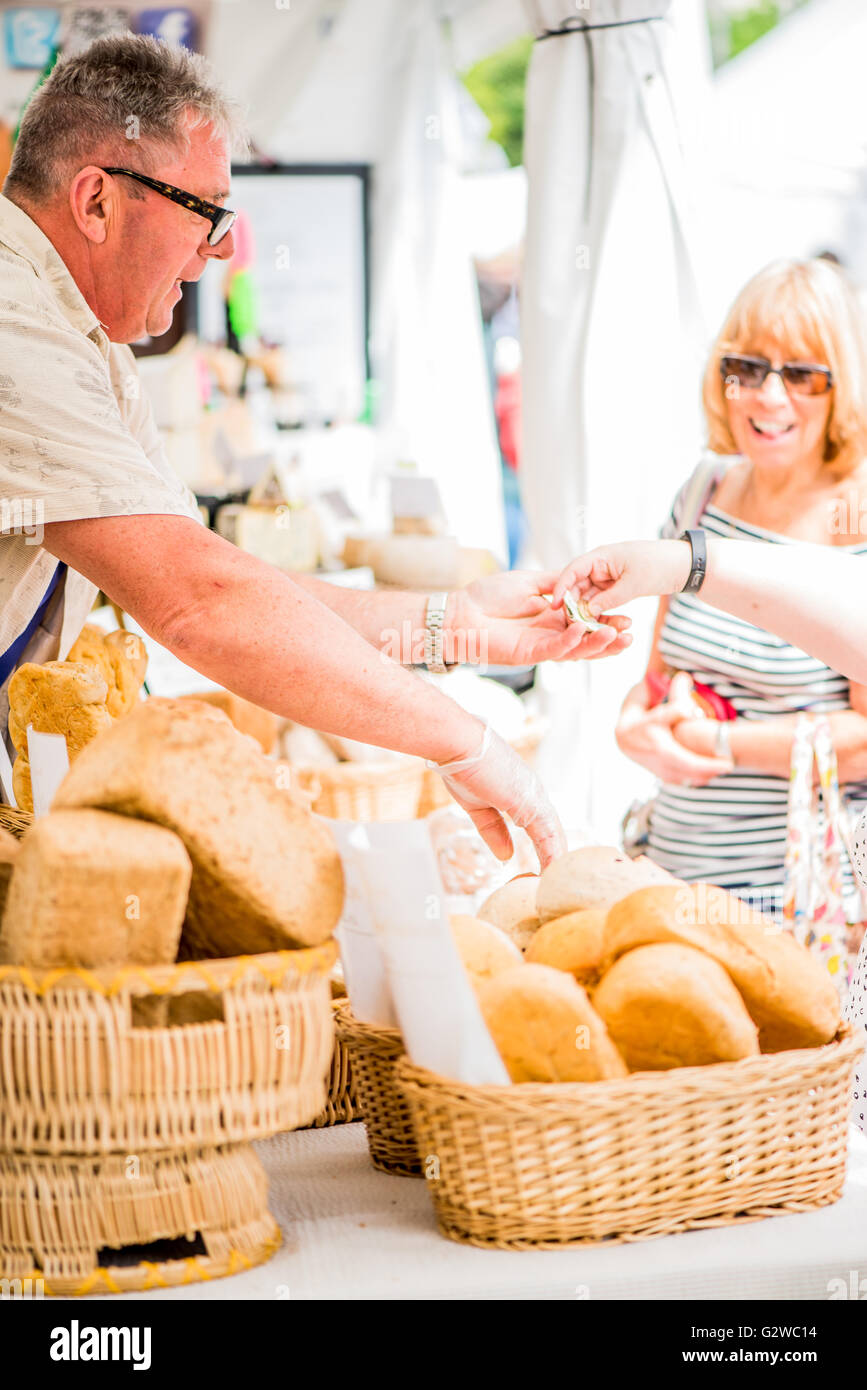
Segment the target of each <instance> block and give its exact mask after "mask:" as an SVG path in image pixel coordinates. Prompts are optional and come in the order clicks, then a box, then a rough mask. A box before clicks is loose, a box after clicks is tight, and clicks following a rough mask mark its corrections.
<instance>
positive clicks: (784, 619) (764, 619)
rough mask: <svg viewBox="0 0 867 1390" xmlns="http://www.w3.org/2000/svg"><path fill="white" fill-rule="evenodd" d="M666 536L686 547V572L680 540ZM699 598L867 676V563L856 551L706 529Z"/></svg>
mask: <svg viewBox="0 0 867 1390" xmlns="http://www.w3.org/2000/svg"><path fill="white" fill-rule="evenodd" d="M670 544H673V545H677V546H680V547H682V549H683V551H685V552H686V559H685V561H684V562H683V563H684V565H685V569H686V572H687V573H688V571H689V550H688V547H687V545H686V542H683V541H674V542H670ZM678 587H679V586H678ZM701 598H702V600H703V602H705V603H709V604H710V605H711V606H712V607H713V608H721V609H723V610H724V611H725V612H726V613H732V614H734V616H735V617H738V618H744V619H746V621H747V622H751V623H755V625H756V626H757V627H763V628H765V629H767V631H769V632H775V633H777V634H778V635H779V636H780V637H783V638H785V640H786V641H787V642H791V643H792V644H793V645H794V646H797V647H800V648H801V649H802V650H803V651H806V652H809V653H810V655H811V656H815V657H818V658H819V660H820V661H824V662H825V664H826V665H827V666H830V667H831V669H832V670H833V671H839V672H841V674H842V675H844V676H846V677H848V679H849V680H853V681H857V682H858V683H859V684H867V567H865V563H864V560H863V559H862V558H861V557H859V556H856V555H842V554H841V553H840V552H839V551H838V550H835V549H834V547H833V546H826V545H807V544H804V545H792V546H783V545H756V544H755V542H753V541H729V540H718V539H716V538H710V537H709V538H708V566H707V577H706V579H705V581H704V584H703V586H702V589H701Z"/></svg>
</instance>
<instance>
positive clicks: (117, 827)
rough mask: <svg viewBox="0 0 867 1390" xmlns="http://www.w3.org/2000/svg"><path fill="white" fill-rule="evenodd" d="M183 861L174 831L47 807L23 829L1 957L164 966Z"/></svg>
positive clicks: (183, 883)
mask: <svg viewBox="0 0 867 1390" xmlns="http://www.w3.org/2000/svg"><path fill="white" fill-rule="evenodd" d="M190 873H191V866H190V860H189V856H188V854H187V852H186V850H185V849H184V847H183V845H182V844H181V841H180V840H179V839H178V837H177V835H174V834H172V832H171V831H170V830H165V829H163V828H162V826H158V825H148V824H146V823H145V822H143V821H134V820H129V819H128V818H127V817H126V816H115V815H110V814H109V813H108V812H106V811H91V810H78V811H52V812H51V813H50V814H49V815H47V816H41V817H40V818H39V819H38V820H36V821H34V823H33V825H32V826H31V827H30V828H29V830H27V831H26V832H25V834H24V837H23V839H22V841H21V848H20V850H19V853H18V856H17V859H16V861H15V871H14V873H13V875H12V880H11V882H10V884H9V893H8V896H7V900H6V911H5V912H4V914H3V929H2V943H0V952H2V957H3V959H4V960H5V961H6V962H7V963H12V964H15V965H30V966H34V967H38V968H40V969H51V968H53V967H60V966H84V967H86V968H88V969H95V968H97V967H99V966H104V965H122V964H126V963H129V964H131V965H168V964H170V963H171V962H172V961H173V960H174V959H175V955H176V953H177V949H178V941H179V938H180V934H181V923H182V922H183V920H184V911H185V909H186V905H187V892H188V889H189V886H190Z"/></svg>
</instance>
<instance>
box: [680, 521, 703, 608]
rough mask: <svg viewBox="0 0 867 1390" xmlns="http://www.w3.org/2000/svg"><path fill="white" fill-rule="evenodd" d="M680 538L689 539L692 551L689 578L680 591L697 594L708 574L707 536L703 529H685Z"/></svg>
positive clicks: (682, 539)
mask: <svg viewBox="0 0 867 1390" xmlns="http://www.w3.org/2000/svg"><path fill="white" fill-rule="evenodd" d="M678 540H681V541H689V548H690V550H691V551H692V564H691V566H690V570H689V579H687V581H686V583H685V584H684V586H683V588H682V589H681V591H680V592H681V593H682V594H697V593H698V591H699V589H700V588H701V586H702V584H703V583H704V577H705V575H706V574H707V537H706V535H705V533H704V531H702V530H697V531H684V532H683V533H682V535H680V536H678Z"/></svg>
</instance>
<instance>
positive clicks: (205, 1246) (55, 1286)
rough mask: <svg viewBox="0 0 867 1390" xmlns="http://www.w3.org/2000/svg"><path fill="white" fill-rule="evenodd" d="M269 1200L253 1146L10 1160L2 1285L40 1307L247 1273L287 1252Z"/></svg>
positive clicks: (2, 1199)
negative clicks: (53, 1299)
mask: <svg viewBox="0 0 867 1390" xmlns="http://www.w3.org/2000/svg"><path fill="white" fill-rule="evenodd" d="M133 1165H134V1166H133ZM267 1191H268V1182H267V1178H266V1175H265V1171H264V1169H263V1168H262V1164H261V1163H260V1161H259V1159H258V1157H257V1156H256V1154H255V1153H254V1151H253V1149H252V1147H251V1146H250V1145H249V1144H233V1145H228V1146H226V1147H225V1148H213V1149H212V1148H205V1149H197V1150H194V1151H191V1152H189V1153H171V1154H165V1153H164V1154H143V1155H141V1156H139V1155H125V1154H124V1155H121V1154H118V1155H112V1156H110V1157H102V1158H34V1157H26V1158H25V1157H19V1156H17V1155H9V1154H4V1155H2V1156H0V1278H2V1279H4V1280H8V1281H10V1283H11V1288H10V1286H9V1285H6V1284H4V1289H7V1290H8V1291H9V1293H10V1294H11V1296H12V1297H16V1296H18V1297H20V1298H27V1297H30V1298H34V1297H36V1298H39V1297H42V1296H43V1295H51V1294H59V1295H66V1296H69V1295H80V1294H89V1293H123V1292H127V1291H129V1290H144V1289H152V1288H169V1287H172V1286H174V1285H177V1284H189V1283H192V1282H194V1281H197V1280H201V1279H213V1278H217V1277H220V1276H222V1275H227V1274H239V1273H241V1272H242V1271H243V1270H245V1269H249V1268H251V1267H252V1266H253V1265H256V1264H261V1263H263V1262H264V1261H265V1260H267V1259H269V1258H270V1256H271V1255H273V1253H274V1252H275V1250H276V1249H277V1248H278V1247H279V1245H280V1230H279V1227H278V1226H277V1223H276V1222H275V1220H274V1218H273V1216H272V1215H271V1213H270V1212H269V1211H268V1208H267V1205H266V1199H267ZM191 1252H195V1253H191Z"/></svg>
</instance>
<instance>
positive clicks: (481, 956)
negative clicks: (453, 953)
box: [449, 913, 524, 982]
mask: <svg viewBox="0 0 867 1390" xmlns="http://www.w3.org/2000/svg"><path fill="white" fill-rule="evenodd" d="M449 925H450V926H451V929H452V936H453V937H454V939H455V945H456V946H457V948H458V954H459V956H460V958H461V960H462V961H463V963H464V967H465V969H466V971H467V973H468V974H469V975H470V976H471V978H472V979H473V981H474V982H475V981H478V980H492V979H493V978H494V976H495V975H500V974H502V972H503V971H504V970H514V968H515V966H516V965H523V963H524V957H523V956H522V955H521V952H520V951H519V950H518V948H517V946H516V945H515V944H514V942H512V941H510V940H509V938H508V937H507V936H506V934H505V932H501V931H499V930H498V929H497V928H496V927H492V926H491V924H490V922H480V921H479V919H478V918H477V917H467V916H465V915H464V914H463V913H456V914H455V915H454V916H452V917H450V918H449Z"/></svg>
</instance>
